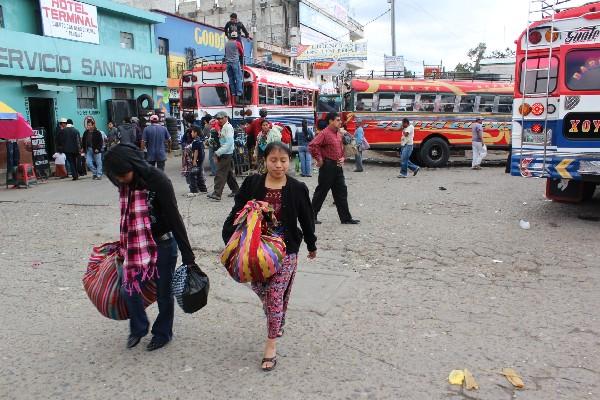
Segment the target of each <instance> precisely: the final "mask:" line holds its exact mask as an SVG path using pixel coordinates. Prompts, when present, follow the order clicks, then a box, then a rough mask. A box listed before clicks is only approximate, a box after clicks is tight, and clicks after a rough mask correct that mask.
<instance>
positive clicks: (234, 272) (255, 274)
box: [221, 200, 285, 282]
mask: <svg viewBox="0 0 600 400" xmlns="http://www.w3.org/2000/svg"><path fill="white" fill-rule="evenodd" d="M276 223H277V220H276V219H275V213H274V211H273V208H272V207H271V206H270V205H269V203H267V202H264V201H256V200H250V201H249V202H248V203H247V204H246V205H245V206H244V208H242V209H241V210H240V212H239V213H238V215H237V216H236V219H235V221H234V225H237V228H236V230H235V233H234V234H233V236H231V239H229V242H228V243H227V246H225V250H223V252H222V253H221V263H222V264H223V265H224V266H225V268H227V271H228V272H229V275H231V277H232V278H233V279H235V280H236V281H237V282H264V281H266V280H267V279H269V278H270V277H271V276H273V275H274V274H276V273H277V272H278V271H279V270H280V268H281V264H282V262H283V259H284V257H285V243H284V241H283V239H282V238H280V237H278V236H276V235H274V234H273V232H272V230H271V229H270V228H271V227H272V226H274V225H276ZM263 228H265V229H264V232H265V233H264V234H263Z"/></svg>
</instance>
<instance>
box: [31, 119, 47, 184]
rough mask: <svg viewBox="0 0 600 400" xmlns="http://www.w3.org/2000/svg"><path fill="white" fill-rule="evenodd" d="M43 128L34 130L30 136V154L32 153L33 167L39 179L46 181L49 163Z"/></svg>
mask: <svg viewBox="0 0 600 400" xmlns="http://www.w3.org/2000/svg"><path fill="white" fill-rule="evenodd" d="M44 134H45V130H44V128H36V129H34V130H33V136H31V152H32V153H33V167H34V168H35V174H36V176H38V177H39V178H45V179H47V178H48V177H49V176H50V161H49V160H48V151H47V150H46V139H45V135H44Z"/></svg>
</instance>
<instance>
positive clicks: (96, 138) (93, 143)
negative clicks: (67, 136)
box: [81, 129, 104, 151]
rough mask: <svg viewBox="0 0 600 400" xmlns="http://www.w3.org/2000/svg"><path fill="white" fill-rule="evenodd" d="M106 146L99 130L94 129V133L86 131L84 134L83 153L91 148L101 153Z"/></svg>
mask: <svg viewBox="0 0 600 400" xmlns="http://www.w3.org/2000/svg"><path fill="white" fill-rule="evenodd" d="M103 146H104V138H103V137H102V133H101V132H100V131H99V130H98V129H94V130H93V131H92V132H90V131H87V130H86V131H85V132H84V133H83V140H82V146H81V147H83V151H86V150H87V149H88V147H91V148H92V149H93V150H94V151H101V150H102V147H103Z"/></svg>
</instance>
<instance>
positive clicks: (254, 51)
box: [250, 0, 258, 61]
mask: <svg viewBox="0 0 600 400" xmlns="http://www.w3.org/2000/svg"><path fill="white" fill-rule="evenodd" d="M251 24H252V28H251V29H250V30H251V31H252V58H253V59H254V61H256V60H257V59H258V41H257V40H256V0H252V21H251Z"/></svg>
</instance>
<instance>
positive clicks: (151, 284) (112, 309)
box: [82, 242, 156, 320]
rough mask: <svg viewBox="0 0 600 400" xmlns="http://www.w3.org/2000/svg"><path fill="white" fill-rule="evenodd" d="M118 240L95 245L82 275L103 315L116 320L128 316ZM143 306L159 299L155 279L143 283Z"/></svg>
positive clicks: (84, 285)
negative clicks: (122, 284)
mask: <svg viewBox="0 0 600 400" xmlns="http://www.w3.org/2000/svg"><path fill="white" fill-rule="evenodd" d="M119 251H120V246H119V242H114V243H105V244H103V245H101V246H98V247H94V249H93V251H92V254H91V255H90V260H89V262H88V267H87V271H86V272H85V274H84V275H83V279H82V280H83V288H84V289H85V292H86V293H87V295H88V297H89V298H90V300H91V301H92V303H93V304H94V306H96V308H97V309H98V311H100V314H102V315H104V316H105V317H107V318H110V319H115V320H124V319H128V318H129V313H128V312H127V306H126V305H125V300H124V299H123V295H122V293H121V278H120V271H119V269H120V265H119V262H118V255H119ZM141 289H142V292H141V296H142V301H143V302H144V307H148V306H149V305H150V304H152V303H154V302H155V301H156V282H155V281H154V280H149V281H147V282H145V283H144V284H143V285H142V286H141Z"/></svg>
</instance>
